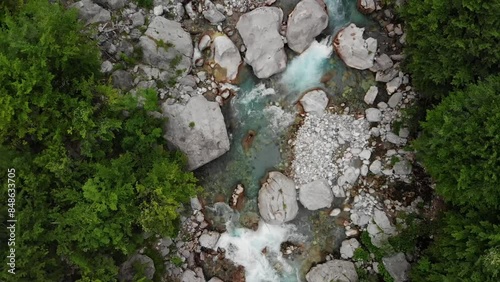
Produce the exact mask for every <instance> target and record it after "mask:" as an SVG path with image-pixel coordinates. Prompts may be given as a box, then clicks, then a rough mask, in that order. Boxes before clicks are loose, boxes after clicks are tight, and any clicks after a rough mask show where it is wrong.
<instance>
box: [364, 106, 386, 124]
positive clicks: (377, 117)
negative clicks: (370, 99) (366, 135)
mask: <svg viewBox="0 0 500 282" xmlns="http://www.w3.org/2000/svg"><path fill="white" fill-rule="evenodd" d="M365 115H366V120H367V121H369V122H380V121H381V120H382V112H380V110H379V109H376V108H368V109H366V110H365Z"/></svg>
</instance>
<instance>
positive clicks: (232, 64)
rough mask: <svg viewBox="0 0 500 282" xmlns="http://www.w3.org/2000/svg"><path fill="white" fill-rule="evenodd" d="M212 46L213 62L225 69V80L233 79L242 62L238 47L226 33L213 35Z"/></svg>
mask: <svg viewBox="0 0 500 282" xmlns="http://www.w3.org/2000/svg"><path fill="white" fill-rule="evenodd" d="M213 46H214V62H215V63H216V64H218V65H219V66H221V67H222V68H224V69H225V70H226V79H227V80H229V81H232V80H235V79H236V77H237V76H238V69H239V67H240V65H241V63H242V61H241V56H240V52H239V50H238V48H237V47H236V45H234V43H233V41H231V39H229V37H227V36H226V35H220V36H217V37H215V39H214V41H213Z"/></svg>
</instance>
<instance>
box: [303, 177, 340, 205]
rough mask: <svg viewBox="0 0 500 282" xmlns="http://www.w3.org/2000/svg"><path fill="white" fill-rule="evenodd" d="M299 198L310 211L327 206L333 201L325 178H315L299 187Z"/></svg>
mask: <svg viewBox="0 0 500 282" xmlns="http://www.w3.org/2000/svg"><path fill="white" fill-rule="evenodd" d="M299 200H300V202H301V203H302V205H304V207H306V208H307V209H308V210H311V211H313V210H318V209H322V208H328V207H330V205H331V204H332V201H333V193H332V189H330V187H329V186H328V183H327V182H326V180H316V181H313V182H311V183H308V184H305V185H302V186H301V187H300V190H299Z"/></svg>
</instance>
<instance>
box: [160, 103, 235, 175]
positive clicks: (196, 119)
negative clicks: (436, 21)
mask: <svg viewBox="0 0 500 282" xmlns="http://www.w3.org/2000/svg"><path fill="white" fill-rule="evenodd" d="M162 110H163V115H164V116H165V117H167V118H168V120H167V121H166V122H165V135H164V138H165V139H166V140H167V141H168V142H169V144H170V145H171V146H173V147H175V148H178V149H179V150H181V151H182V152H184V153H185V154H186V156H187V159H188V169H189V170H194V169H196V168H198V167H200V166H202V165H204V164H206V163H208V162H210V161H212V160H214V159H216V158H218V157H220V156H221V155H222V154H224V153H225V152H227V151H228V150H229V138H228V135H227V130H226V124H225V123H224V117H223V116H222V112H221V110H220V107H219V104H218V103H216V102H209V101H208V100H207V99H205V97H203V96H201V95H200V96H195V97H192V98H191V99H190V100H189V102H188V103H187V104H186V105H180V104H172V105H168V103H164V104H163V105H162Z"/></svg>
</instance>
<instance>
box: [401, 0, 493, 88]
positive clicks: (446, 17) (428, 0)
mask: <svg viewBox="0 0 500 282" xmlns="http://www.w3.org/2000/svg"><path fill="white" fill-rule="evenodd" d="M499 10H500V2H499V1H490V0H459V1H456V0H424V1H415V0H413V1H407V3H406V4H405V5H403V9H402V16H403V18H404V20H405V22H406V26H405V28H406V30H407V43H408V44H407V48H405V53H406V54H407V55H408V60H407V63H408V70H409V71H410V72H411V73H412V75H413V76H412V77H413V83H414V85H415V86H416V87H417V89H418V90H419V91H420V92H423V93H425V94H426V95H427V96H431V97H434V98H442V97H443V96H446V95H447V94H448V92H449V91H450V90H451V89H462V88H464V87H466V86H467V85H468V84H470V83H475V82H476V81H479V80H481V79H484V78H486V77H487V76H488V75H489V74H491V73H497V72H498V71H499V66H500V52H498V42H499V40H500V33H499V32H498V27H499V26H500V17H498V11H499Z"/></svg>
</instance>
